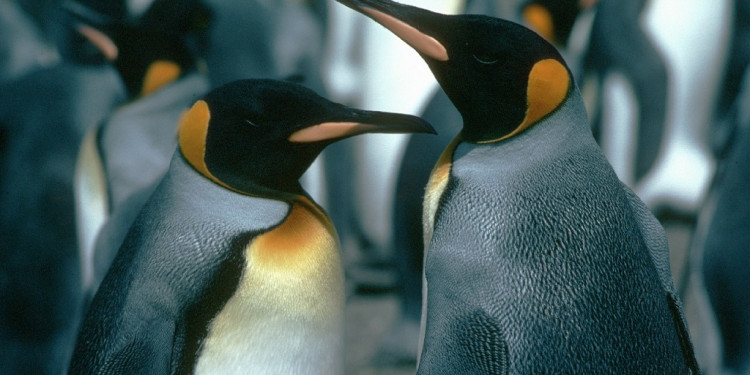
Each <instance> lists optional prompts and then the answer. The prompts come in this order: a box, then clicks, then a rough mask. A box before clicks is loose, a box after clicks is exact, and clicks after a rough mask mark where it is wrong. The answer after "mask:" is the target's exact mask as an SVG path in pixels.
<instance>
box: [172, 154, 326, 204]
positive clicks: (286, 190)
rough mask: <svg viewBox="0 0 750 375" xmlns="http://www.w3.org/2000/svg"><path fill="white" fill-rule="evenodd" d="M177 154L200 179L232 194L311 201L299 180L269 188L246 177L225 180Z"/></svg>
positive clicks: (225, 178) (223, 177)
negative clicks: (306, 199) (302, 198)
mask: <svg viewBox="0 0 750 375" xmlns="http://www.w3.org/2000/svg"><path fill="white" fill-rule="evenodd" d="M178 153H179V156H180V157H179V159H180V160H181V161H182V163H184V164H186V165H189V166H190V167H191V168H192V169H193V170H194V171H195V172H196V173H198V174H199V175H200V176H201V177H203V178H206V179H208V180H210V181H212V182H213V183H215V184H216V185H218V186H221V187H222V188H224V189H226V190H229V191H232V192H234V193H237V194H242V195H246V196H251V197H260V198H271V199H276V200H282V201H287V202H289V201H293V200H297V199H299V198H300V197H304V198H308V199H310V200H312V199H311V198H310V196H309V195H308V194H307V192H306V191H305V190H304V189H303V188H302V185H301V184H300V183H299V180H291V179H289V180H287V181H286V182H284V183H283V184H282V185H275V186H274V187H269V186H267V185H266V184H263V183H262V182H258V181H255V180H254V179H253V178H248V177H247V176H243V178H240V177H237V178H227V177H226V176H222V175H221V174H220V175H219V176H216V175H214V174H213V173H211V172H210V171H208V170H204V169H202V168H200V167H197V166H195V165H193V164H192V163H191V162H190V161H189V160H188V159H187V158H186V157H185V155H184V154H183V153H182V152H181V151H178Z"/></svg>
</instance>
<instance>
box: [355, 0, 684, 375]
mask: <svg viewBox="0 0 750 375" xmlns="http://www.w3.org/2000/svg"><path fill="white" fill-rule="evenodd" d="M340 2H342V3H344V4H345V5H347V6H349V7H352V8H354V9H355V10H357V11H359V12H361V13H363V14H365V15H367V16H368V17H370V18H372V19H374V20H375V21H377V22H379V23H380V24H382V25H383V26H385V27H386V28H388V29H389V30H391V31H392V32H394V33H395V34H396V35H398V36H399V37H400V38H401V39H403V40H404V41H405V42H406V43H408V44H409V45H411V46H412V47H413V48H415V49H416V50H417V51H418V52H419V53H420V55H421V56H422V57H423V58H424V60H425V61H426V62H427V64H428V65H429V67H430V69H431V70H432V72H433V73H434V75H435V77H436V78H437V80H438V82H439V83H440V85H441V86H442V88H443V90H444V91H445V92H446V94H447V95H448V97H449V98H450V99H451V101H452V102H453V103H454V104H455V106H456V108H457V109H458V110H459V112H460V113H461V116H462V118H463V127H462V130H461V132H460V133H459V134H458V136H457V137H456V138H455V139H454V140H453V141H452V142H451V143H450V145H449V146H448V147H447V148H446V150H445V151H444V153H443V154H442V155H441V157H440V158H439V160H438V162H437V165H436V166H435V168H434V170H433V172H432V175H431V176H430V181H429V182H428V185H427V191H426V195H425V203H424V218H423V223H424V232H425V244H426V249H427V250H426V255H425V284H424V298H425V299H426V301H425V303H424V310H423V330H424V332H423V339H422V343H421V346H422V349H421V357H420V360H419V364H418V370H417V373H418V374H506V373H511V374H532V373H660V374H667V373H668V374H686V373H697V372H698V368H697V364H696V361H695V358H694V354H693V351H692V344H691V342H690V338H689V336H688V331H687V328H686V323H685V320H684V318H683V316H682V312H681V304H680V302H679V301H678V297H677V295H676V293H675V290H674V287H673V283H672V279H671V275H670V269H669V254H668V248H667V242H666V237H665V235H664V231H663V228H661V226H660V225H659V223H658V222H657V221H656V219H655V218H654V217H653V215H652V214H651V213H650V211H649V210H648V209H647V208H646V206H645V205H644V204H643V203H642V202H641V201H640V200H639V199H638V198H637V196H636V195H635V194H633V193H632V192H631V191H630V190H629V189H628V188H627V187H626V186H624V185H623V184H622V183H621V182H620V181H619V180H618V179H617V176H616V175H615V173H614V172H613V170H612V168H611V167H610V165H609V164H608V163H607V161H606V159H605V157H604V155H603V154H602V152H601V150H600V149H599V147H598V146H597V144H596V142H595V141H594V139H593V136H592V135H591V130H590V128H589V126H588V121H587V118H586V112H585V109H584V106H583V102H582V99H581V96H580V94H579V92H578V90H577V88H576V86H575V84H574V82H573V78H572V76H571V74H570V71H569V69H568V68H567V67H566V65H565V63H564V62H563V59H562V58H561V57H560V54H559V53H558V52H557V51H556V49H555V48H554V47H553V46H552V45H550V44H549V43H548V42H546V41H544V39H543V38H541V37H540V36H538V35H537V34H536V33H534V32H532V31H530V30H528V29H526V28H524V27H522V26H520V25H517V24H515V23H512V22H509V21H504V20H500V19H496V18H491V17H487V16H480V15H460V16H447V15H442V14H437V13H432V12H429V11H425V10H422V9H419V8H415V7H410V6H405V5H401V4H398V3H394V2H391V1H386V0H356V1H355V0H347V1H343V0H342V1H340Z"/></svg>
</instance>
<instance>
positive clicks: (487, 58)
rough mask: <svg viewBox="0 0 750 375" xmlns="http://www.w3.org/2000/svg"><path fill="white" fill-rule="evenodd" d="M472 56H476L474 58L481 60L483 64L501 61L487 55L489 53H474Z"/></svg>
mask: <svg viewBox="0 0 750 375" xmlns="http://www.w3.org/2000/svg"><path fill="white" fill-rule="evenodd" d="M471 56H472V57H474V60H477V61H478V62H480V63H482V64H485V65H491V64H494V63H496V62H498V61H499V60H498V59H494V58H492V57H490V56H487V55H474V54H472V55H471Z"/></svg>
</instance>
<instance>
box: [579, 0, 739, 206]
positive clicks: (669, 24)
mask: <svg viewBox="0 0 750 375" xmlns="http://www.w3.org/2000/svg"><path fill="white" fill-rule="evenodd" d="M731 5H732V1H731V0H723V1H717V2H712V3H706V2H702V1H689V2H684V1H674V0H660V1H631V2H622V1H614V0H601V1H600V2H599V3H598V5H597V11H596V16H595V20H594V24H593V26H592V30H591V40H590V43H589V52H588V55H587V57H586V66H585V70H586V72H587V73H586V74H587V75H586V76H585V77H584V81H583V84H582V90H583V92H584V96H586V97H588V98H600V99H601V100H600V101H598V103H595V104H591V105H589V111H590V112H591V113H592V118H593V119H594V133H595V136H597V139H598V141H599V143H600V144H601V146H602V149H603V150H604V152H605V155H607V158H608V160H609V161H610V162H611V163H612V166H613V167H614V169H615V171H616V172H617V174H618V176H619V177H620V179H621V180H622V181H623V182H625V183H626V184H627V185H629V186H631V187H633V189H634V190H635V192H636V193H637V194H638V195H639V196H640V197H641V198H642V199H643V201H644V202H645V203H646V204H647V205H648V206H649V208H651V209H652V210H653V211H655V212H656V213H657V216H660V217H663V216H664V215H665V214H671V215H678V216H681V217H687V218H694V216H695V215H696V213H697V210H698V207H699V206H700V204H701V203H702V200H703V198H704V196H705V193H706V190H707V187H708V184H709V181H710V180H711V176H712V174H713V171H714V161H713V157H712V156H711V155H710V152H709V144H708V142H707V138H706V137H705V136H704V134H705V133H706V131H707V129H708V125H709V124H710V123H711V121H712V118H713V113H714V108H715V105H716V102H717V100H718V98H719V93H720V88H721V77H723V71H724V67H725V64H726V61H727V56H728V49H729V42H730V31H731V25H732V7H731ZM593 76H596V77H598V78H597V79H596V80H595V82H598V83H592V81H591V77H593ZM592 87H595V89H593V94H592V91H590V90H589V89H591V88H592ZM587 101H588V102H591V100H590V99H589V100H587Z"/></svg>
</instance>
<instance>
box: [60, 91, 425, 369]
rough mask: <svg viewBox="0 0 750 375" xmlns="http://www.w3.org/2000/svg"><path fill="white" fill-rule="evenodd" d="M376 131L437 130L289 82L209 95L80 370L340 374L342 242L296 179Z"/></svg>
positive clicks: (92, 314)
mask: <svg viewBox="0 0 750 375" xmlns="http://www.w3.org/2000/svg"><path fill="white" fill-rule="evenodd" d="M374 132H381V133H388V132H423V133H431V132H433V130H432V128H431V127H430V126H429V125H428V124H427V123H426V122H424V121H423V120H421V119H419V118H417V117H413V116H408V115H400V114H392V113H384V112H370V111H363V110H357V109H352V108H349V107H345V106H343V105H340V104H336V103H332V102H329V101H328V100H326V99H324V98H322V97H320V96H317V95H316V94H315V93H313V92H312V91H311V90H309V89H306V88H303V87H302V86H299V85H296V84H292V83H287V82H280V81H271V80H243V81H236V82H233V83H230V84H227V85H225V86H222V87H220V88H217V89H215V90H213V91H212V92H210V93H209V94H207V95H206V96H205V97H204V98H203V99H202V100H199V101H197V102H196V103H195V104H194V105H193V107H192V108H191V109H190V110H189V111H188V112H187V113H186V114H185V115H184V116H183V118H182V119H181V121H180V130H179V148H178V151H177V152H175V155H174V157H173V159H172V163H171V165H170V168H169V170H168V172H167V175H166V176H165V178H164V180H163V181H162V183H161V184H160V185H159V187H157V189H156V191H155V192H154V194H153V195H152V196H151V198H150V199H149V201H148V202H147V203H146V205H145V207H144V208H143V210H142V211H141V213H140V214H139V216H138V218H137V219H136V222H135V223H134V225H133V227H132V228H131V230H130V232H129V233H128V235H127V237H126V239H125V241H124V243H123V245H122V247H121V249H120V251H119V252H118V254H117V257H116V258H115V260H114V262H113V265H112V267H111V268H110V270H109V272H108V273H107V275H106V276H105V278H104V280H103V281H102V284H101V286H100V288H99V290H98V292H97V294H96V295H95V297H94V299H93V301H92V303H91V307H90V309H89V311H88V313H87V316H86V319H85V320H84V323H83V327H82V330H81V333H80V335H79V338H78V342H77V344H76V348H75V353H74V357H73V361H72V364H71V371H70V373H71V374H89V373H92V374H93V373H96V374H120V373H127V374H176V373H179V374H184V373H196V374H249V373H250V374H314V373H318V374H337V373H341V372H342V371H343V358H342V357H343V355H342V354H343V309H344V291H343V272H342V269H341V264H340V259H339V248H338V239H337V236H336V233H335V229H334V228H333V226H332V225H331V223H330V220H329V219H328V216H327V215H326V214H325V212H323V210H322V209H321V208H320V207H319V206H318V205H317V204H316V203H315V202H313V201H312V200H311V199H310V198H309V196H308V195H307V193H305V192H304V190H303V189H302V187H301V186H300V184H299V181H298V180H299V178H300V176H301V175H302V173H303V172H304V171H305V170H306V169H307V167H308V166H309V165H310V164H311V163H312V161H313V160H314V158H315V157H316V156H317V155H318V154H319V153H320V152H321V151H322V150H323V148H324V147H325V146H326V145H328V144H330V143H333V142H335V141H337V140H340V139H343V138H346V137H349V136H352V135H356V134H361V133H374Z"/></svg>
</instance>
